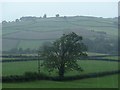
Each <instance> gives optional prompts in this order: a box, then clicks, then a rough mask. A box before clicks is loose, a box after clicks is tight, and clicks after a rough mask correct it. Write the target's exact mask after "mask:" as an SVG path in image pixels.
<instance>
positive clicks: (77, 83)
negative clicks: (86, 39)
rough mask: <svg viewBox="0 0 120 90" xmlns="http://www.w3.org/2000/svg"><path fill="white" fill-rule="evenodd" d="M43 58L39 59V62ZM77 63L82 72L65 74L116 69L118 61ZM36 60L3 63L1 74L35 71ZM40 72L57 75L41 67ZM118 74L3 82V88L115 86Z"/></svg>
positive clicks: (74, 73) (74, 72)
mask: <svg viewBox="0 0 120 90" xmlns="http://www.w3.org/2000/svg"><path fill="white" fill-rule="evenodd" d="M42 62H43V60H41V63H42ZM78 63H79V65H80V66H81V67H82V68H83V69H84V71H83V72H77V71H70V72H67V73H66V74H65V76H74V75H84V74H89V73H96V72H104V71H114V70H118V65H119V62H110V61H97V60H79V61H78ZM37 68H38V61H37V60H33V61H20V62H5V63H3V68H2V70H3V72H2V75H3V76H9V75H23V74H24V73H25V72H37ZM41 72H42V73H45V74H47V75H49V76H57V75H58V74H57V72H56V71H54V72H53V73H51V74H50V73H48V71H47V69H45V68H43V67H41ZM118 75H119V74H116V75H110V76H105V77H97V78H88V79H82V80H74V81H62V82H59V81H48V80H41V81H31V82H21V83H3V85H2V86H3V88H117V87H118Z"/></svg>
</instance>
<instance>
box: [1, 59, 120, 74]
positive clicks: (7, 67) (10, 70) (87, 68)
mask: <svg viewBox="0 0 120 90" xmlns="http://www.w3.org/2000/svg"><path fill="white" fill-rule="evenodd" d="M41 62H42V61H41ZM78 63H79V65H80V66H81V67H82V68H83V69H84V71H83V72H76V71H71V72H68V73H66V75H76V74H77V75H79V74H87V73H93V72H102V71H112V70H118V62H108V61H94V60H93V61H92V60H90V61H89V60H81V61H78ZM37 65H38V63H37V61H28V62H25V61H24V62H7V63H3V76H6V75H21V74H23V73H25V72H29V71H30V72H37V67H38V66H37ZM41 72H43V73H47V70H46V69H43V68H41ZM47 74H48V73H47ZM53 75H56V72H54V73H53Z"/></svg>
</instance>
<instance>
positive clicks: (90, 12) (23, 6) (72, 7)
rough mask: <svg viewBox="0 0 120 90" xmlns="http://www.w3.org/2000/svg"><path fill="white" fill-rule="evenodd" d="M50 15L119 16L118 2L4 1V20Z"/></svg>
mask: <svg viewBox="0 0 120 90" xmlns="http://www.w3.org/2000/svg"><path fill="white" fill-rule="evenodd" d="M45 13H46V14H47V16H49V17H53V16H55V14H57V13H59V14H60V15H61V16H76V15H81V16H98V17H117V16H118V3H117V2H76V3H73V2H61V3H57V2H56V3H53V2H50V3H48V2H46V3H42V2H40V3H38V2H36V3H33V2H32V3H30V2H26V3H25V2H24V3H21V2H19V3H2V20H7V21H9V20H15V19H17V18H20V17H22V16H38V17H39V16H43V15H44V14H45Z"/></svg>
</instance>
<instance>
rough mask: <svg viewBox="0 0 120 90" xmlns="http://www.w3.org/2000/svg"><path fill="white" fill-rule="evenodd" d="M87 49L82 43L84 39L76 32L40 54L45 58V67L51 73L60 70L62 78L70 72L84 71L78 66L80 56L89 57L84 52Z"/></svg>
mask: <svg viewBox="0 0 120 90" xmlns="http://www.w3.org/2000/svg"><path fill="white" fill-rule="evenodd" d="M86 50H87V47H86V46H85V45H84V44H83V43H82V37H81V36H78V35H77V34H75V33H74V32H72V33H69V34H67V35H65V34H63V36H62V37H61V38H60V39H58V40H56V41H55V42H53V43H52V44H49V45H44V46H43V51H41V52H39V53H40V54H41V56H42V57H44V59H45V60H44V62H43V65H44V66H45V67H46V68H47V69H48V71H49V72H51V71H53V70H55V69H56V70H58V74H59V76H60V77H61V78H63V77H64V73H65V72H67V71H70V70H77V71H83V69H82V68H81V67H80V66H79V65H78V64H77V60H78V59H79V58H80V56H87V54H86V53H85V52H84V51H86Z"/></svg>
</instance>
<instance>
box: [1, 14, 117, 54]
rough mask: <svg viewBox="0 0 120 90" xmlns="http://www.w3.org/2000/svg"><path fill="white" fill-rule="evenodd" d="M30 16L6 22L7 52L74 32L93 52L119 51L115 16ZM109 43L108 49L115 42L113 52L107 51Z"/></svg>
mask: <svg viewBox="0 0 120 90" xmlns="http://www.w3.org/2000/svg"><path fill="white" fill-rule="evenodd" d="M27 18H29V17H21V18H20V20H19V22H16V21H13V22H8V23H4V24H3V25H2V28H3V30H2V37H3V51H8V50H11V49H13V48H22V49H27V48H30V49H38V48H39V47H40V46H42V44H43V43H45V42H49V41H50V42H51V41H54V40H56V39H58V38H59V37H61V35H62V34H64V33H69V32H73V31H74V32H75V33H77V34H78V35H81V36H83V42H84V43H85V44H86V45H87V46H88V47H89V49H90V50H89V51H90V52H99V53H115V54H116V49H117V46H116V45H117V36H118V29H117V24H116V23H117V19H115V18H99V17H88V16H71V17H66V18H65V17H59V18H56V17H49V18H38V17H35V19H32V17H30V18H31V20H29V19H27ZM24 19H25V20H24ZM31 36H32V37H31ZM97 39H98V40H101V39H102V40H103V42H102V45H100V44H101V43H100V42H95V40H97ZM98 40H97V41H98ZM106 40H107V41H106ZM104 42H105V43H104ZM8 44H9V46H8ZM95 44H97V45H95ZM106 44H107V48H108V46H109V45H113V48H110V47H111V46H109V51H108V50H103V48H105V49H106ZM99 45H100V46H104V47H100V46H99ZM93 47H94V48H93ZM98 47H99V48H100V49H99V48H98ZM101 50H102V51H101Z"/></svg>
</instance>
